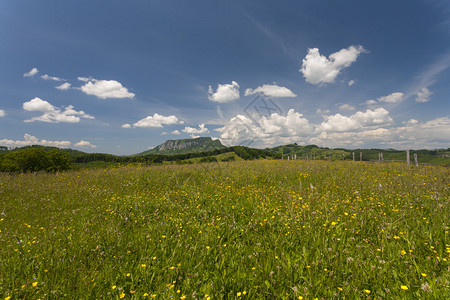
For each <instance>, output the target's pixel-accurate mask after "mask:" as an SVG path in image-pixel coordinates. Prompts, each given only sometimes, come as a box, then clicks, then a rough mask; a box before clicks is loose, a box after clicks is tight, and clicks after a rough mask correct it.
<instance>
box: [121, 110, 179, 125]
mask: <svg viewBox="0 0 450 300" xmlns="http://www.w3.org/2000/svg"><path fill="white" fill-rule="evenodd" d="M183 123H184V122H183V121H180V120H179V119H178V118H177V117H176V116H173V115H172V116H162V115H159V114H157V113H155V114H154V115H153V116H148V117H146V118H144V119H142V120H139V121H137V122H136V123H134V124H133V127H159V128H161V127H163V125H174V124H183ZM125 125H129V124H124V125H122V127H124V126H125ZM130 127H131V125H130V126H126V127H124V128H130Z"/></svg>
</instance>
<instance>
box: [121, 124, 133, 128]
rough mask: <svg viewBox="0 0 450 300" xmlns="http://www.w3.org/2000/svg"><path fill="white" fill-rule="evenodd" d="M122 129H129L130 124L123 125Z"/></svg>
mask: <svg viewBox="0 0 450 300" xmlns="http://www.w3.org/2000/svg"><path fill="white" fill-rule="evenodd" d="M122 128H131V124H128V123H127V124H123V125H122Z"/></svg>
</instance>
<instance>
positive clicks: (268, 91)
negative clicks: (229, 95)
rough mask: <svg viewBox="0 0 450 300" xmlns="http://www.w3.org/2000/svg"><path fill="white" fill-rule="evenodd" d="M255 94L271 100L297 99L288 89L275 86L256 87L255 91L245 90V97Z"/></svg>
mask: <svg viewBox="0 0 450 300" xmlns="http://www.w3.org/2000/svg"><path fill="white" fill-rule="evenodd" d="M256 93H260V94H263V95H265V96H267V97H272V98H292V97H297V95H296V94H294V93H293V92H292V91H291V90H290V89H288V88H286V87H283V86H278V85H276V84H264V85H263V86H258V87H257V88H256V89H254V90H252V89H247V90H246V91H245V96H250V95H254V94H256Z"/></svg>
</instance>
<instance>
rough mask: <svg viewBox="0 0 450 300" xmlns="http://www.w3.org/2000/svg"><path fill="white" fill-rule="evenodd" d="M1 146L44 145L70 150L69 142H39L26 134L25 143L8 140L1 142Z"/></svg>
mask: <svg viewBox="0 0 450 300" xmlns="http://www.w3.org/2000/svg"><path fill="white" fill-rule="evenodd" d="M0 145H3V146H7V147H23V146H31V145H42V146H52V147H58V148H68V147H70V142H69V141H48V140H39V139H38V138H37V137H35V136H32V135H29V134H28V133H26V134H25V136H24V140H23V141H13V140H8V139H2V140H0Z"/></svg>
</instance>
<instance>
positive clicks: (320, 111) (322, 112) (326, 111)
mask: <svg viewBox="0 0 450 300" xmlns="http://www.w3.org/2000/svg"><path fill="white" fill-rule="evenodd" d="M316 113H318V114H322V115H323V114H328V113H330V110H329V109H320V108H318V109H317V110H316Z"/></svg>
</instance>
